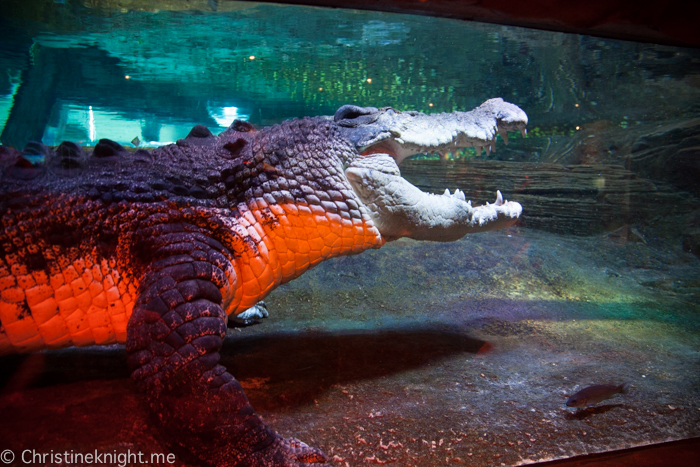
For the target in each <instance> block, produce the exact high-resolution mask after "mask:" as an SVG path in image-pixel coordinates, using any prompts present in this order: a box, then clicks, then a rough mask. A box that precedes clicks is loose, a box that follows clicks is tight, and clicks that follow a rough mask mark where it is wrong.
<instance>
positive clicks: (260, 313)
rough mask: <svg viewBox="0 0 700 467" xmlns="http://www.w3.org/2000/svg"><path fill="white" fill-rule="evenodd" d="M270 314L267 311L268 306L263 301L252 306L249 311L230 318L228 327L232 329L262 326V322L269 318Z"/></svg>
mask: <svg viewBox="0 0 700 467" xmlns="http://www.w3.org/2000/svg"><path fill="white" fill-rule="evenodd" d="M268 316H270V314H269V313H268V311H267V306H266V305H265V302H263V301H262V300H261V301H259V302H258V303H256V304H255V305H253V306H251V307H250V308H248V309H247V310H245V311H243V312H242V313H239V314H238V315H236V316H229V317H228V327H230V328H243V327H246V326H252V325H253V324H260V320H261V319H264V318H267V317H268Z"/></svg>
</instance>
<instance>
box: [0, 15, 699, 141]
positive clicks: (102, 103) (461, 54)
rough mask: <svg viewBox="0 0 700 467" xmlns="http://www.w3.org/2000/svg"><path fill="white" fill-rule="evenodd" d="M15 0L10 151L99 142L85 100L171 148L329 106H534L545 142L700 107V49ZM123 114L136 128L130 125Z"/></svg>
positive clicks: (451, 27) (456, 24) (438, 23)
mask: <svg viewBox="0 0 700 467" xmlns="http://www.w3.org/2000/svg"><path fill="white" fill-rule="evenodd" d="M6 3H7V4H8V7H9V8H8V10H7V11H9V12H10V14H9V15H8V16H7V17H5V16H4V17H3V18H2V19H0V21H2V26H3V27H2V28H1V29H0V31H2V32H0V41H2V52H0V63H1V64H2V66H3V68H5V69H6V70H7V73H6V74H4V75H3V76H0V95H2V96H4V97H2V103H3V104H2V107H0V110H4V112H3V113H1V114H0V115H3V116H5V115H7V116H8V118H7V119H6V120H4V121H5V129H4V131H3V133H2V141H3V143H4V144H13V145H18V146H22V145H23V144H24V143H25V142H26V140H27V139H28V138H29V139H40V138H43V139H44V142H45V143H48V144H53V143H55V142H59V141H61V140H63V139H75V140H78V141H81V142H84V143H90V142H91V140H90V134H89V131H90V130H89V121H88V119H87V118H86V117H85V116H84V115H83V116H81V114H80V112H81V109H82V111H84V112H87V111H88V109H89V106H92V107H93V109H94V111H95V110H97V109H100V111H101V112H104V113H112V115H111V116H110V117H109V118H106V115H105V118H104V119H102V120H101V121H100V122H96V124H97V123H99V125H98V126H96V128H95V130H96V132H97V136H98V137H109V138H112V139H115V140H118V141H120V142H129V141H131V140H132V138H134V137H135V136H138V137H139V139H140V140H141V141H171V140H172V138H173V136H174V135H173V133H176V134H177V136H180V137H182V136H184V135H185V134H186V133H187V129H188V128H189V127H191V126H192V125H194V124H205V125H207V126H209V127H210V128H212V130H218V131H220V129H221V128H222V127H226V126H228V124H229V123H230V121H231V119H232V118H235V117H236V116H242V117H244V118H248V119H250V120H251V121H252V122H254V123H258V124H270V123H275V122H278V121H280V120H282V119H286V118H290V117H300V116H305V115H319V114H332V113H333V112H334V111H335V110H336V109H337V108H338V107H339V106H341V105H343V104H347V103H353V104H358V105H373V106H376V105H378V106H387V105H390V106H394V107H396V108H397V109H400V110H421V111H430V112H438V111H452V110H457V109H471V108H473V107H475V106H477V105H479V104H480V103H481V102H483V101H484V100H486V99H488V98H490V97H493V96H500V97H503V98H504V99H506V100H508V101H511V102H515V103H517V104H518V105H520V106H521V107H523V108H526V109H527V111H528V114H529V115H530V117H531V120H532V121H533V122H536V123H535V125H534V126H533V127H532V128H531V131H532V135H533V136H548V137H553V136H554V137H556V136H565V137H570V136H571V135H572V134H573V133H575V132H576V131H577V128H578V129H579V130H580V129H581V128H582V127H584V126H585V125H588V124H592V123H594V122H599V121H605V122H607V124H609V125H611V126H614V127H618V126H622V127H626V126H634V125H637V124H639V123H648V122H655V121H659V120H665V119H668V118H671V117H672V118H678V117H686V116H690V115H695V114H697V113H698V110H699V104H698V101H699V99H698V93H699V90H698V85H700V78H699V76H700V75H699V73H700V53H699V52H698V51H696V50H692V49H678V48H671V47H665V46H658V45H650V44H638V43H632V42H622V41H613V40H604V39H599V38H593V37H585V36H576V35H566V34H559V33H552V32H542V31H531V30H525V29H521V28H513V27H504V26H494V25H481V24H476V23H467V22H460V21H453V20H448V19H436V18H428V17H422V16H409V15H396V14H381V13H372V12H359V11H352V10H331V9H328V10H326V9H310V8H299V7H278V6H275V5H266V4H262V5H260V4H253V3H237V2H227V3H226V5H227V8H230V9H232V10H233V11H218V12H213V11H158V12H153V11H136V10H130V9H126V8H124V9H118V8H117V9H111V8H104V9H101V8H85V7H84V6H83V4H82V3H80V2H75V1H74V2H66V3H63V4H57V3H53V2H48V1H35V2H33V3H35V4H37V5H40V6H41V8H39V7H35V8H33V9H32V8H29V7H27V6H26V5H25V4H26V3H27V2H19V1H11V2H6ZM30 3H32V2H30ZM100 4H101V3H97V6H99V5H100ZM158 6H159V5H154V6H153V9H157V7H158ZM160 6H164V5H160ZM219 10H221V9H219ZM37 96H40V97H37ZM11 104H12V105H11ZM10 106H11V107H12V110H11V111H10V110H9V108H10ZM232 107H235V108H236V109H237V111H236V113H235V114H232V113H231V111H230V110H229V111H227V110H225V109H226V108H232ZM30 113H31V114H32V116H28V114H30ZM126 122H132V123H131V124H133V122H139V123H140V126H141V128H140V129H138V128H134V129H131V128H130V129H129V130H128V132H127V131H126V130H124V129H119V128H120V127H124V126H127V125H129V124H127V123H126ZM28 125H29V127H28ZM22 128H24V130H22ZM81 128H84V129H85V130H84V131H85V132H84V133H81V130H80V129H81ZM123 132H127V133H128V134H123ZM161 132H162V133H163V134H161Z"/></svg>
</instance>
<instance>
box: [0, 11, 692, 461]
mask: <svg viewBox="0 0 700 467" xmlns="http://www.w3.org/2000/svg"><path fill="white" fill-rule="evenodd" d="M201 3H202V5H201V6H200V5H199V4H198V5H197V6H198V7H200V9H198V10H182V9H181V10H178V9H177V5H179V4H175V5H168V4H166V3H163V4H160V3H150V4H147V6H148V8H147V9H146V10H143V11H142V10H134V9H129V8H128V5H127V4H124V5H126V7H124V5H117V6H114V4H113V3H110V2H74V1H66V2H52V1H32V2H27V1H23V2H18V1H6V2H4V4H3V9H4V12H3V16H2V18H0V66H1V68H2V69H3V70H5V72H4V73H1V74H0V128H2V132H1V134H0V141H1V142H2V144H4V145H6V146H16V147H18V148H22V147H23V146H24V144H26V143H27V142H28V141H30V140H41V141H43V142H44V143H45V144H48V145H55V144H58V143H60V142H61V141H64V140H71V141H75V142H78V143H80V144H81V145H84V146H91V145H94V144H95V143H96V142H97V140H99V139H100V138H110V139H113V140H116V141H118V142H120V143H122V144H124V145H125V146H129V147H133V146H134V143H132V141H134V138H138V140H139V142H140V143H139V144H140V145H142V146H143V145H145V146H149V147H150V146H155V145H161V144H167V143H169V142H173V141H176V140H177V139H178V138H182V137H185V136H186V135H187V133H188V132H189V130H190V128H191V127H192V126H193V125H195V124H204V125H206V126H208V127H209V128H210V129H211V130H212V131H213V132H215V133H218V132H220V131H223V130H224V129H225V128H226V127H228V125H229V124H230V123H231V122H232V121H233V120H234V119H242V120H248V121H250V122H251V123H253V124H254V125H258V126H265V125H271V124H274V123H278V122H280V121H282V120H285V119H288V118H294V117H303V116H310V115H332V114H333V113H334V112H335V110H336V109H337V108H338V107H340V106H341V105H343V104H348V103H352V104H357V105H361V106H376V107H384V106H391V107H394V108H396V109H398V110H419V111H423V112H427V113H430V112H449V111H453V110H469V109H472V108H474V107H476V106H478V105H479V104H481V103H482V102H483V101H485V100H486V99H489V98H491V97H503V98H504V99H505V100H507V101H510V102H513V103H515V104H517V105H519V106H520V107H521V108H523V109H524V110H525V111H526V112H527V113H528V116H529V119H530V123H529V125H528V130H529V134H528V137H527V138H521V137H514V136H511V139H510V144H509V145H508V146H505V145H504V144H503V141H501V140H500V139H499V141H498V143H497V151H496V152H495V153H493V152H492V153H491V154H488V155H487V154H486V153H485V152H484V153H482V154H476V152H475V151H474V150H473V149H470V150H466V151H459V152H456V153H448V154H444V153H443V154H424V155H421V156H419V157H416V158H415V160H409V161H406V162H405V163H404V165H402V175H403V176H404V177H405V178H407V179H408V180H409V181H411V182H412V183H413V184H415V185H417V186H419V187H420V188H422V189H423V190H425V191H434V192H442V191H443V190H444V188H446V187H449V188H450V189H451V190H452V189H454V188H460V189H462V190H464V191H465V192H466V193H467V196H468V197H470V198H471V199H472V200H474V201H475V202H478V203H482V202H484V201H490V202H492V201H493V199H494V197H495V195H494V193H495V190H496V189H500V190H502V191H503V193H504V195H505V196H506V197H507V198H509V199H514V200H516V201H519V202H520V203H521V204H522V205H523V207H524V214H523V218H522V220H521V223H520V225H519V226H518V227H515V228H511V229H507V230H505V231H500V232H494V233H489V234H480V235H474V236H471V237H467V238H465V239H463V240H461V241H459V242H456V243H450V244H438V243H419V242H413V241H409V240H399V241H397V242H392V243H389V244H387V245H386V246H385V247H383V248H382V249H380V250H378V251H371V252H366V253H364V254H362V255H360V256H356V257H345V258H340V259H336V260H332V261H329V262H326V263H323V264H322V265H320V266H319V267H318V268H316V269H314V270H313V271H310V272H309V273H307V274H306V275H304V276H302V277H301V278H299V279H297V280H295V281H293V282H292V283H290V284H288V285H286V286H283V287H280V288H278V289H277V290H275V291H274V292H273V293H272V294H271V295H270V297H269V298H268V299H267V303H268V307H269V309H270V310H271V315H272V316H271V317H270V318H269V319H268V320H266V322H265V323H264V324H263V325H261V326H257V327H253V328H246V329H244V330H242V331H230V333H231V334H233V335H232V336H231V337H230V338H229V339H228V340H227V345H226V346H225V351H224V352H225V353H224V357H223V361H224V363H225V364H226V365H227V367H228V368H229V369H230V370H231V371H232V373H233V374H234V375H235V376H236V377H237V378H238V379H239V380H240V381H241V383H242V384H243V386H244V388H246V391H247V394H248V396H249V397H250V399H251V401H252V403H253V405H254V407H255V408H256V409H257V410H258V412H259V413H261V414H262V415H263V416H264V417H265V420H266V421H267V422H268V423H269V424H270V425H271V426H273V428H275V429H276V430H278V431H279V432H281V433H283V434H284V435H285V436H291V435H294V436H298V437H300V438H302V439H303V440H304V441H306V442H308V443H309V444H314V445H316V446H320V447H321V448H323V449H324V451H325V452H326V454H328V455H329V458H333V456H336V457H337V458H336V462H337V463H338V465H345V463H347V465H363V463H367V462H370V463H371V462H384V461H391V462H394V463H396V465H421V466H434V465H451V464H454V463H457V464H459V463H468V464H470V465H494V463H496V464H500V463H501V462H502V463H504V464H506V465H515V464H518V463H522V462H524V461H526V460H532V461H536V460H544V459H552V458H558V457H567V456H572V455H577V454H583V453H591V452H599V451H604V450H610V449H618V448H623V447H630V446H637V445H640V444H647V443H654V442H661V441H667V440H672V439H683V438H689V437H697V436H699V435H700V431H699V430H698V426H700V392H699V390H700V379H699V378H698V374H697V368H698V363H700V357H699V355H698V352H697V349H698V348H699V345H700V317H699V315H698V312H700V309H699V308H698V299H700V274H699V273H700V262H699V261H700V260H699V257H700V253H699V252H700V227H699V226H700V201H699V200H698V196H699V195H700V185H699V184H698V180H700V167H699V166H698V163H697V160H698V157H699V156H700V154H699V152H700V150H698V147H700V51H698V50H695V49H682V48H675V47H668V46H660V45H654V44H642V43H633V42H622V41H614V40H607V39H601V38H595V37H587V36H578V35H569V34H560V33H554V32H543V31H534V30H527V29H521V28H514V27H505V26H495V25H484V24H478V23H466V22H460V21H454V20H449V19H437V18H429V17H421V16H408V15H397V14H382V13H377V12H360V11H351V10H325V9H316V8H304V7H291V6H278V5H269V4H262V5H261V4H254V3H237V2H226V3H221V4H220V8H219V11H217V12H213V11H211V10H208V9H207V4H206V2H201ZM123 360H124V355H123V351H122V350H121V349H108V350H100V349H78V350H67V351H61V352H52V353H46V354H38V356H33V357H28V358H25V357H4V359H3V360H1V361H0V364H2V368H3V381H4V382H5V391H4V392H3V393H2V395H1V396H0V411H2V412H5V416H1V417H0V418H2V419H3V420H12V421H7V422H3V425H2V427H1V428H0V430H2V432H3V439H6V440H9V441H8V443H9V445H11V446H12V447H13V448H14V449H16V448H20V447H21V448H25V447H27V446H30V447H31V448H33V449H39V450H41V449H44V450H49V449H66V448H71V449H83V448H85V449H104V450H108V451H109V450H112V449H117V448H119V449H122V448H124V446H128V447H130V448H131V449H132V450H134V449H136V448H138V449H142V450H145V451H151V452H161V451H164V450H167V449H168V448H167V446H165V445H164V444H162V441H161V440H160V439H158V438H157V437H156V436H155V435H154V434H153V433H152V432H151V431H150V430H149V428H148V427H149V421H148V415H147V414H146V412H145V410H144V409H143V407H141V406H139V402H138V398H137V396H136V393H135V391H134V390H133V387H132V386H131V385H130V383H129V380H128V376H127V374H126V372H125V370H124V364H123ZM624 381H632V383H633V390H632V392H631V394H630V395H628V396H624V397H620V396H618V399H614V400H612V401H609V402H610V403H609V404H607V405H604V406H603V407H601V408H597V409H589V410H588V411H581V412H572V411H567V410H566V409H565V408H563V404H564V402H565V401H566V399H567V397H568V395H571V394H573V393H574V392H576V391H577V390H579V389H581V388H583V387H585V386H586V385H590V384H603V383H609V382H618V383H621V382H624ZM123 407H129V408H130V410H128V412H129V413H128V415H126V416H125V415H124V414H123V412H124V410H123ZM45 414H51V415H49V416H45ZM95 414H98V415H95ZM23 420H29V421H23ZM34 420H40V421H38V422H35V421H34ZM105 420H114V421H116V422H114V423H105ZM65 426H76V427H77V428H75V429H71V430H68V432H67V433H64V434H61V435H60V436H59V435H58V434H57V433H63V430H64V429H63V427H65ZM124 426H133V427H134V428H133V429H132V430H131V431H129V430H122V429H121V427H124ZM38 434H41V437H40V440H39V441H37V438H39V437H38V436H37V435H38Z"/></svg>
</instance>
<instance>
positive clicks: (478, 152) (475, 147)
mask: <svg viewBox="0 0 700 467" xmlns="http://www.w3.org/2000/svg"><path fill="white" fill-rule="evenodd" d="M474 149H476V155H477V156H480V155H481V150H482V149H483V146H478V145H476V144H475V145H474Z"/></svg>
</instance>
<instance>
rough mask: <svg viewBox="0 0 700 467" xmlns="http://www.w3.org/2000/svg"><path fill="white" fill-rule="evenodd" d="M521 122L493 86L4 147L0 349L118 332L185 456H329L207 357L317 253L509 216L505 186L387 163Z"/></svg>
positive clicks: (479, 143) (87, 341)
mask: <svg viewBox="0 0 700 467" xmlns="http://www.w3.org/2000/svg"><path fill="white" fill-rule="evenodd" d="M526 124H527V115H526V114H525V112H523V111H522V110H521V109H520V108H519V107H517V106H516V105H514V104H510V103H507V102H505V101H503V100H502V99H500V98H496V99H490V100H488V101H486V102H484V103H483V104H482V105H481V106H479V107H477V108H475V109H474V110H472V111H469V112H452V113H442V114H432V115H428V114H423V113H419V112H400V111H397V110H395V109H393V108H390V107H387V108H374V107H358V106H354V105H345V106H342V107H341V108H340V109H338V111H337V112H336V113H335V115H334V116H326V117H313V118H311V117H309V118H302V119H294V120H289V121H285V122H283V123H280V124H278V125H274V126H271V127H267V128H261V129H256V128H255V127H254V126H252V125H251V124H249V123H247V122H244V121H235V122H233V123H232V124H231V126H230V127H229V128H228V129H227V130H225V131H224V132H222V133H221V134H219V135H218V136H215V135H214V134H212V133H211V132H210V131H209V130H208V129H207V128H206V127H205V126H201V125H197V126H195V127H194V128H193V129H192V131H191V132H190V133H189V135H188V136H187V137H186V138H184V139H181V140H178V141H177V142H176V143H175V144H171V145H168V146H163V147H160V148H156V149H153V150H146V149H138V150H136V151H134V152H132V151H128V150H126V149H125V148H124V147H123V146H121V145H119V144H117V143H115V142H113V141H110V140H106V139H105V140H100V141H99V143H98V144H97V145H96V146H95V148H94V150H93V151H92V152H91V153H90V154H88V153H87V152H86V150H85V149H84V148H82V147H81V146H79V145H77V144H75V143H72V142H63V143H61V144H60V145H59V146H56V147H54V148H49V147H47V146H45V145H43V144H41V143H36V142H34V143H29V144H28V145H27V147H25V149H24V150H23V151H22V152H19V151H17V150H16V149H13V148H8V147H3V146H0V170H1V172H0V173H1V175H0V176H1V177H2V182H1V185H0V217H1V219H2V228H1V229H0V321H1V323H0V355H3V354H9V353H17V352H33V351H39V350H43V349H57V348H62V347H67V346H86V345H96V344H97V345H99V344H114V343H118V344H124V345H125V349H126V360H127V363H128V365H129V368H130V371H131V376H132V380H133V381H134V382H135V384H136V386H137V388H138V389H139V390H140V391H142V392H143V393H144V394H145V399H144V400H145V401H146V403H147V405H148V406H149V408H150V410H152V412H153V414H154V415H155V416H154V417H153V419H154V423H155V424H156V425H157V429H159V430H162V432H163V433H165V435H166V436H167V439H171V440H172V443H174V445H177V446H179V447H180V448H184V450H185V452H187V453H188V454H187V455H191V456H192V458H193V459H195V460H196V462H197V463H199V464H202V465H231V466H238V467H242V466H251V467H253V466H254V467H259V466H300V465H302V464H307V463H324V462H326V457H325V456H324V454H323V453H322V451H321V450H319V449H318V448H315V447H311V446H308V445H307V444H305V443H303V442H302V441H300V440H297V439H296V438H283V437H282V436H280V435H279V434H277V433H276V432H275V431H274V430H272V429H271V428H269V427H268V426H267V425H266V424H265V423H264V422H263V421H262V420H261V418H260V417H259V416H258V415H257V414H256V413H255V411H254V410H253V408H252V407H251V405H250V403H249V402H248V399H247V397H246V396H245V394H244V392H243V389H242V387H241V385H240V384H239V383H238V381H237V380H236V379H235V378H234V377H233V376H232V375H231V374H230V373H228V372H227V370H226V368H224V367H223V366H222V365H220V364H219V350H220V348H221V346H222V344H223V341H224V338H225V336H226V333H227V327H228V326H230V325H231V323H233V322H236V323H240V322H243V323H247V322H250V321H255V320H256V319H257V318H261V317H264V316H265V315H266V314H267V312H266V310H265V308H264V307H263V306H262V305H261V303H260V301H261V300H262V299H263V298H264V297H265V296H266V295H267V294H268V293H269V292H270V291H271V290H273V289H274V288H275V287H277V286H278V285H280V284H283V283H285V282H288V281H290V280H292V279H294V278H296V277H298V276H300V275H301V274H302V273H304V272H305V271H307V270H308V269H310V268H312V267H313V266H315V265H317V264H318V263H320V262H321V261H323V260H325V259H328V258H331V257H336V256H340V255H351V254H356V253H360V252H362V251H364V250H367V249H370V248H379V247H381V246H382V245H384V244H385V243H386V242H388V241H391V240H395V239H398V238H402V237H408V238H412V239H416V240H433V241H453V240H457V239H459V238H461V237H462V236H464V235H465V234H467V233H472V232H482V231H488V230H493V229H499V228H504V227H508V226H511V225H513V224H514V223H515V222H516V221H517V220H518V218H519V216H520V214H521V210H522V208H521V206H520V204H518V203H516V202H512V201H510V202H509V201H505V200H504V199H503V197H502V195H501V193H500V191H499V192H497V195H496V201H495V202H494V203H486V204H485V205H483V206H478V207H473V206H472V205H471V202H470V201H467V200H466V197H465V195H464V192H462V191H460V190H456V191H455V192H454V193H450V191H449V190H446V192H445V193H444V194H438V195H436V194H430V193H425V192H422V191H421V190H419V189H418V188H416V187H414V186H413V185H411V184H410V183H409V182H408V181H406V180H405V179H403V178H402V177H401V174H400V170H399V165H400V164H401V162H402V161H403V160H404V159H405V158H407V157H409V156H411V155H414V154H417V153H421V152H428V151H431V152H432V151H447V150H455V149H456V148H466V147H476V148H477V150H478V151H479V152H481V151H482V149H483V148H486V150H490V149H495V146H494V145H495V141H496V135H497V134H500V135H501V137H502V138H503V139H504V140H505V142H506V143H507V138H508V132H509V131H518V130H519V131H521V132H524V131H525V126H526ZM32 156H35V157H34V159H36V161H34V162H32Z"/></svg>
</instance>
